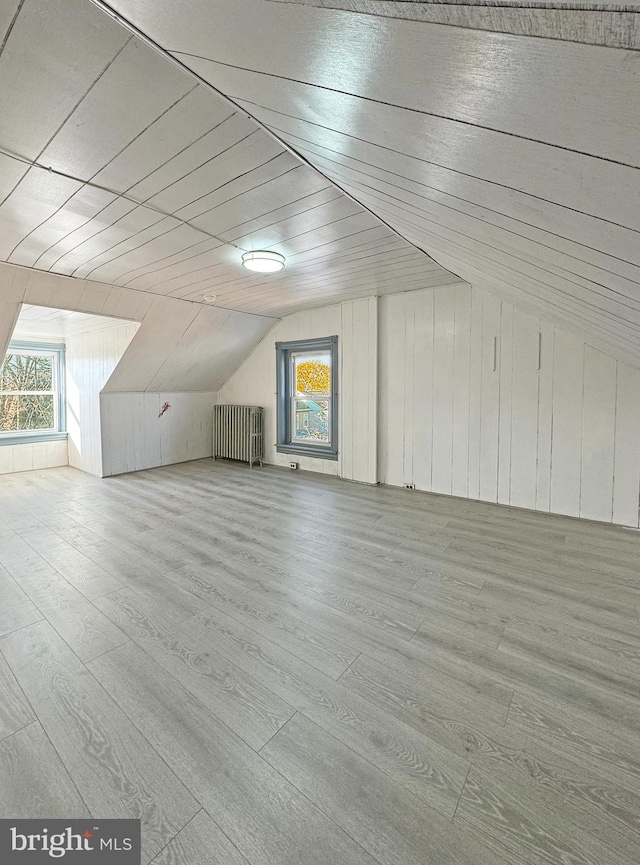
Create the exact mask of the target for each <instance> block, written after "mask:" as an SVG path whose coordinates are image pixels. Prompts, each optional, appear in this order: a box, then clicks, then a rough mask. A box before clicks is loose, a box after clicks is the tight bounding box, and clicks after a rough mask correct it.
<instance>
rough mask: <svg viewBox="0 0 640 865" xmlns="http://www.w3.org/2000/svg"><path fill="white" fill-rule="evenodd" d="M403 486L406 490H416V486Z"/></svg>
mask: <svg viewBox="0 0 640 865" xmlns="http://www.w3.org/2000/svg"><path fill="white" fill-rule="evenodd" d="M402 486H403V487H404V488H405V490H415V488H416V485H415V484H403V485H402Z"/></svg>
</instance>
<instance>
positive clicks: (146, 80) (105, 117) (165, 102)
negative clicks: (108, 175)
mask: <svg viewBox="0 0 640 865" xmlns="http://www.w3.org/2000/svg"><path fill="white" fill-rule="evenodd" d="M159 79H160V80H161V81H162V86H161V87H158V80H159ZM193 88H194V82H193V81H192V80H191V79H190V78H189V76H187V75H185V74H184V73H183V72H181V71H180V70H179V69H176V68H175V67H169V66H168V65H167V62H166V60H165V59H164V58H163V57H161V56H160V55H159V54H158V52H157V51H154V50H153V49H152V48H149V47H148V46H146V45H143V44H141V43H140V42H139V41H138V40H136V39H132V40H131V41H130V42H129V43H128V44H127V45H125V47H124V48H123V49H122V51H121V52H120V54H119V55H118V56H117V57H116V58H115V60H113V62H112V63H111V64H110V66H109V68H108V69H106V70H105V71H104V73H103V74H102V75H101V76H100V79H99V80H98V81H96V82H95V84H94V85H93V86H92V87H91V89H90V90H89V91H88V92H87V94H86V95H85V97H84V98H83V99H82V101H81V102H80V103H79V104H78V106H77V107H76V108H75V110H74V111H73V112H72V113H71V114H70V116H69V117H68V118H67V119H66V121H65V123H64V125H63V126H62V128H61V129H60V130H59V132H57V134H56V135H55V136H54V138H53V139H52V141H51V142H50V143H49V144H48V145H47V147H46V148H45V149H44V150H43V152H42V153H41V154H40V160H41V161H42V162H43V163H44V164H45V165H52V166H55V168H56V170H58V171H63V172H65V173H68V174H72V175H73V176H74V177H81V178H83V179H85V180H89V179H90V178H92V177H93V176H94V175H95V174H97V173H98V172H99V171H100V170H101V169H104V166H108V165H109V163H110V162H111V161H112V160H113V159H115V158H116V157H117V156H118V155H119V154H120V153H121V152H122V151H123V150H124V149H125V148H126V147H127V146H128V145H129V144H130V143H131V141H132V140H133V139H134V138H136V137H137V136H139V135H141V134H142V132H143V131H144V130H145V129H147V128H148V127H149V126H151V124H153V123H154V122H155V121H156V120H157V119H158V117H161V116H162V115H163V114H164V113H165V112H166V111H168V110H169V108H171V106H173V105H174V104H175V103H176V102H178V100H180V99H182V98H183V97H184V96H186V95H187V93H189V91H191V90H193ZM114 108H116V110H114Z"/></svg>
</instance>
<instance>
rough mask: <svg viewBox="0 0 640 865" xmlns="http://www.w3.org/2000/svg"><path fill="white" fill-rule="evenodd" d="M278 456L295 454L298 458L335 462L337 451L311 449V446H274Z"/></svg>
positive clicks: (320, 448) (319, 448)
mask: <svg viewBox="0 0 640 865" xmlns="http://www.w3.org/2000/svg"><path fill="white" fill-rule="evenodd" d="M276 450H277V452H278V453H279V454H295V455H296V456H299V457H311V458H312V459H314V460H317V459H320V460H337V459H338V453H337V451H334V450H331V449H330V448H322V447H313V445H285V444H281V445H276Z"/></svg>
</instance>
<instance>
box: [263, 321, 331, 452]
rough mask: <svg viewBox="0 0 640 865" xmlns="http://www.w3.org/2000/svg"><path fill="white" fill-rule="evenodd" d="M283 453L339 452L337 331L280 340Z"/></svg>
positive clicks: (277, 347)
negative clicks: (318, 335) (292, 340)
mask: <svg viewBox="0 0 640 865" xmlns="http://www.w3.org/2000/svg"><path fill="white" fill-rule="evenodd" d="M276 360H277V376H278V382H277V384H278V443H277V449H278V451H279V452H280V453H287V454H299V455H304V456H312V457H320V458H321V459H333V460H335V459H337V458H338V387H337V379H338V376H337V370H338V337H337V336H327V337H323V338H322V339H310V340H298V341H296V342H277V343H276Z"/></svg>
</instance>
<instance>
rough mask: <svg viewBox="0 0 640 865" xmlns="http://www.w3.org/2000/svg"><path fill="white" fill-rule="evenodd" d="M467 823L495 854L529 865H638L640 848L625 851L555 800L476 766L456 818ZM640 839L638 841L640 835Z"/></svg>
mask: <svg viewBox="0 0 640 865" xmlns="http://www.w3.org/2000/svg"><path fill="white" fill-rule="evenodd" d="M453 822H454V825H455V826H457V827H463V826H469V827H470V828H471V829H472V830H473V831H474V833H475V834H476V836H478V837H479V838H482V840H483V841H484V843H485V844H486V845H487V846H489V847H490V848H491V849H492V850H493V851H494V852H495V853H496V854H497V855H499V856H502V857H504V858H505V860H507V861H513V859H514V858H517V861H519V862H526V863H531V865H543V863H544V865H557V863H570V865H634V863H635V862H636V861H637V852H638V846H637V844H636V843H634V844H633V846H632V847H627V852H626V854H623V855H622V858H621V854H620V851H619V850H618V849H611V847H610V846H608V845H607V844H606V843H604V842H603V841H601V840H600V838H599V837H598V830H597V828H596V825H593V829H594V830H595V832H589V831H586V830H585V828H584V826H576V825H575V823H573V822H572V821H571V819H569V818H568V817H567V815H566V813H565V810H564V809H563V808H561V807H559V803H558V801H557V800H556V799H555V798H554V799H553V800H550V799H549V798H548V797H547V799H546V800H545V797H543V796H539V795H536V794H535V793H534V792H532V790H531V787H530V786H528V785H526V784H516V783H514V782H513V780H511V782H510V783H509V784H508V785H505V784H504V781H503V780H501V779H498V778H492V777H489V776H488V775H487V774H486V773H484V772H480V771H479V770H477V769H476V768H475V767H472V769H471V771H470V772H469V777H468V778H467V783H466V784H465V788H464V791H463V794H462V797H461V799H460V804H459V805H458V810H457V811H456V815H455V818H454V821H453ZM639 840H640V839H639Z"/></svg>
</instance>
